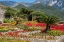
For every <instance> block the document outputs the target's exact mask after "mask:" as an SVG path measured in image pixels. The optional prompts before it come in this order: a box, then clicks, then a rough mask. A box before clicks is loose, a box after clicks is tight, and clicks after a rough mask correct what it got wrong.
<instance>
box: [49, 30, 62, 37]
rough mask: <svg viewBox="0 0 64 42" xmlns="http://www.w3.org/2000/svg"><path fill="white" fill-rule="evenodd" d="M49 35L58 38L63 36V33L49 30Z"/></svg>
mask: <svg viewBox="0 0 64 42" xmlns="http://www.w3.org/2000/svg"><path fill="white" fill-rule="evenodd" d="M49 34H50V35H52V36H60V35H62V34H63V32H62V31H59V30H51V31H49Z"/></svg>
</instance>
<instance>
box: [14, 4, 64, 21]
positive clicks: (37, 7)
mask: <svg viewBox="0 0 64 42" xmlns="http://www.w3.org/2000/svg"><path fill="white" fill-rule="evenodd" d="M19 7H22V5H19V6H18V7H17V8H19ZM15 8H16V7H15ZM27 8H28V9H30V10H36V11H37V10H38V11H42V12H44V13H46V14H48V15H57V16H59V17H61V20H64V12H63V11H60V10H58V9H57V8H54V7H52V6H47V5H43V4H34V5H32V6H30V7H27ZM19 9H20V8H19Z"/></svg>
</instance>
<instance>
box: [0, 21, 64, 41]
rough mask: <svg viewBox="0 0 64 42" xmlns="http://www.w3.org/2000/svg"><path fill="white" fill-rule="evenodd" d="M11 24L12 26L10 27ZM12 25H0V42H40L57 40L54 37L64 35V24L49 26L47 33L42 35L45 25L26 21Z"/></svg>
mask: <svg viewBox="0 0 64 42" xmlns="http://www.w3.org/2000/svg"><path fill="white" fill-rule="evenodd" d="M12 24H13V25H12ZM14 24H15V22H14V23H0V42H37V40H39V41H38V42H42V41H44V42H45V41H46V40H57V39H58V38H55V36H61V35H64V24H59V25H55V26H54V25H51V28H50V29H51V31H49V33H42V32H41V31H44V30H45V29H46V24H45V23H38V22H36V21H27V22H25V23H21V24H18V25H14Z"/></svg>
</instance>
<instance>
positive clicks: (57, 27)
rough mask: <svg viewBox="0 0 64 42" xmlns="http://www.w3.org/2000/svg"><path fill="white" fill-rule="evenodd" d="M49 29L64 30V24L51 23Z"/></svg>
mask: <svg viewBox="0 0 64 42" xmlns="http://www.w3.org/2000/svg"><path fill="white" fill-rule="evenodd" d="M51 30H61V31H64V24H59V25H57V26H54V25H51Z"/></svg>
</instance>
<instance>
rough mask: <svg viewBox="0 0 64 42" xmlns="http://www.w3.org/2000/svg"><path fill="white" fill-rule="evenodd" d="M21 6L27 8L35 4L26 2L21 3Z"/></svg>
mask: <svg viewBox="0 0 64 42" xmlns="http://www.w3.org/2000/svg"><path fill="white" fill-rule="evenodd" d="M20 4H22V5H24V6H26V7H30V6H32V5H33V3H25V2H21V3H20Z"/></svg>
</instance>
